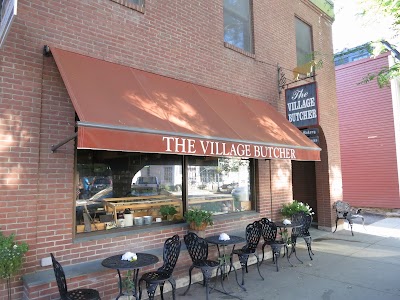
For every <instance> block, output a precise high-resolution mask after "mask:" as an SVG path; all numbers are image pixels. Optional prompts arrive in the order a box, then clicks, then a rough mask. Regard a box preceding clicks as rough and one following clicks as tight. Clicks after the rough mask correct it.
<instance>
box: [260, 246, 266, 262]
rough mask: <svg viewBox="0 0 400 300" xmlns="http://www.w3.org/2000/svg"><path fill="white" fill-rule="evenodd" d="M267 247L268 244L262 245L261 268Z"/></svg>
mask: <svg viewBox="0 0 400 300" xmlns="http://www.w3.org/2000/svg"><path fill="white" fill-rule="evenodd" d="M265 246H266V244H263V245H262V248H261V249H262V259H261V261H260V266H261V264H262V263H263V262H264V248H265Z"/></svg>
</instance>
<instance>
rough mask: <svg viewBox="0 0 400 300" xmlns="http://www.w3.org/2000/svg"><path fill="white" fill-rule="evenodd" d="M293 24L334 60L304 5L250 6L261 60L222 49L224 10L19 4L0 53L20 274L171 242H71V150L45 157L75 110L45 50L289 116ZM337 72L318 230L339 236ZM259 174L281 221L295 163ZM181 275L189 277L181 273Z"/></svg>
mask: <svg viewBox="0 0 400 300" xmlns="http://www.w3.org/2000/svg"><path fill="white" fill-rule="evenodd" d="M295 16H299V17H301V18H302V19H303V20H305V21H307V22H308V23H310V24H312V26H313V33H314V48H315V50H317V51H319V52H321V53H326V54H327V55H329V54H331V53H332V42H331V21H330V20H328V19H327V18H325V17H324V16H321V12H320V11H318V10H316V9H315V7H314V6H313V5H311V4H309V2H308V1H306V0H302V1H297V2H295V3H293V2H292V1H288V0H286V1H276V2H274V4H273V5H267V4H266V3H265V2H264V1H259V0H254V20H255V25H254V28H255V29H254V31H255V34H254V44H255V58H252V57H249V56H246V55H243V54H240V53H238V52H235V51H233V50H231V49H228V48H225V47H224V44H223V11H222V1H211V2H210V1H195V0H177V1H174V2H169V1H155V0H146V8H145V13H144V14H142V13H140V12H138V11H135V10H132V9H130V8H127V7H124V6H122V5H120V4H118V3H115V2H113V1H109V0H97V1H79V0H70V1H67V2H66V1H60V0H54V1H39V0H31V1H27V0H20V1H18V16H17V17H16V19H15V22H14V23H13V25H12V28H11V31H10V33H9V35H8V38H7V41H6V43H5V46H4V48H3V49H1V50H0V54H1V60H0V67H1V68H0V80H1V83H2V84H1V85H0V92H1V99H0V108H1V114H2V117H1V123H0V142H1V144H0V182H1V187H2V192H1V194H0V205H1V207H2V211H3V217H2V218H1V219H0V227H1V229H2V230H3V231H5V232H6V233H10V232H15V233H17V238H18V239H19V240H24V241H26V242H28V244H29V246H30V250H29V252H28V255H27V259H26V263H25V264H24V270H23V273H30V272H34V271H39V270H42V269H45V268H41V267H40V266H39V261H40V259H41V258H43V257H45V256H48V254H49V253H50V252H54V253H55V255H56V257H57V258H58V259H59V260H60V262H61V263H62V264H63V265H68V264H73V263H78V262H85V261H88V260H93V259H100V258H104V257H107V256H108V255H110V254H114V253H119V252H123V251H124V250H128V249H129V250H130V249H131V248H132V247H134V248H135V249H136V250H138V251H140V250H142V249H151V248H157V247H161V246H162V243H163V241H164V240H165V238H166V237H168V236H170V235H172V234H173V233H175V231H174V232H171V230H161V229H160V230H159V231H152V233H151V234H147V235H146V234H144V235H140V236H138V235H137V234H133V235H128V236H126V237H118V238H103V239H98V240H95V241H92V242H74V239H73V233H72V232H73V228H72V220H73V212H74V208H73V200H72V199H74V189H73V177H74V176H73V174H74V171H73V170H74V144H73V142H72V141H71V142H69V143H68V144H67V145H64V146H62V147H61V148H59V149H58V150H57V152H56V153H51V151H50V147H51V145H52V144H57V143H58V142H60V141H61V140H63V139H65V138H66V137H68V136H70V135H71V134H72V133H73V132H74V121H75V120H74V109H73V106H72V104H71V102H70V100H69V97H68V94H67V92H66V89H65V86H64V83H63V82H62V80H61V77H60V75H59V73H58V70H57V68H56V66H55V63H54V60H53V58H51V57H43V55H42V47H43V45H45V44H47V45H50V46H56V47H60V48H63V49H66V50H70V51H74V52H78V53H82V54H86V55H90V56H92V57H96V58H99V59H104V60H108V61H112V62H115V63H119V64H124V65H129V66H132V67H136V68H139V69H143V70H146V71H150V72H154V73H157V74H161V75H166V76H170V77H173V78H176V79H181V80H185V81H190V82H193V83H196V84H201V85H205V86H209V87H213V88H217V89H220V90H224V91H227V92H231V93H238V94H242V95H246V96H249V97H252V98H257V99H262V100H265V101H268V102H269V103H271V104H272V105H273V106H274V107H276V108H277V109H278V110H279V111H280V112H282V113H284V112H285V103H284V97H283V94H282V95H280V94H279V93H278V88H277V83H276V82H277V71H276V65H277V64H279V65H280V66H282V67H283V68H284V70H285V73H286V75H287V77H288V79H289V80H290V79H291V71H290V70H291V69H293V68H294V67H295V63H296V56H295V53H296V45H295V42H294V41H295V28H294V17H295ZM333 70H334V69H333V64H332V62H331V60H329V59H326V62H325V63H324V68H323V69H322V70H319V71H318V72H317V74H318V76H317V81H318V88H319V105H320V114H321V117H320V120H321V127H322V129H323V130H321V131H322V132H324V134H325V138H326V146H325V147H323V153H324V154H323V155H322V157H323V161H322V162H319V163H317V164H316V168H317V186H318V188H317V189H318V201H319V202H321V203H323V205H321V210H320V205H318V209H319V211H318V213H319V215H322V214H325V216H326V217H325V218H323V219H322V223H321V224H322V225H323V226H327V227H329V226H331V225H332V218H331V211H330V210H328V209H327V208H328V207H329V208H330V204H331V202H332V201H333V199H332V190H331V187H332V182H333V181H334V179H335V178H333V177H332V175H330V174H332V173H331V171H332V168H335V170H339V173H340V154H339V148H338V146H339V142H338V134H337V116H336V114H335V113H332V112H335V110H336V96H335V80H334V75H333V74H334V71H333ZM242 121H245V120H242ZM328 149H329V151H328ZM270 168H271V175H272V182H271V186H272V190H271V192H270V177H269V171H270ZM258 169H259V178H258V180H257V185H258V189H259V195H258V199H259V209H260V212H261V214H260V216H268V217H270V216H271V196H272V210H273V212H272V217H273V218H275V217H278V215H279V210H280V207H281V205H282V203H284V202H286V201H289V200H291V199H292V188H291V181H292V175H291V166H290V161H272V162H268V161H261V160H260V161H259V167H258ZM294 180H295V179H294ZM254 218H256V217H255V216H248V217H243V218H240V219H239V218H235V219H229V220H225V221H221V222H217V223H216V225H215V226H213V227H212V228H210V229H209V230H208V231H207V234H211V233H212V232H220V231H222V230H224V231H231V230H237V229H241V230H244V226H242V224H246V223H249V222H251V221H252V220H253V219H254ZM185 232H186V229H185V227H182V228H179V230H177V233H179V234H180V235H181V236H182V235H183V234H184V233H185ZM185 260H186V261H187V258H185V259H183V260H182V261H183V262H184V261H185ZM177 274H178V275H179V274H186V269H185V266H184V265H183V264H180V265H178V267H177ZM113 279H115V274H113V273H111V272H109V273H106V274H98V275H96V276H95V277H93V276H91V281H90V283H89V284H88V285H90V287H98V288H99V290H100V291H101V293H102V299H111V298H112V295H115V292H116V282H115V280H113ZM72 282H73V283H72V285H71V287H74V285H75V284H78V283H79V284H83V285H84V284H86V283H87V281H86V280H84V281H82V282H81V281H80V280H79V279H77V278H75V279H72ZM106 282H107V284H106ZM111 285H112V286H111ZM5 294H6V293H5V285H0V300H4V299H5V296H3V295H5ZM13 295H15V296H14V298H15V299H17V298H18V299H19V298H22V288H21V282H20V280H19V278H14V279H13ZM56 296H57V290H56V288H55V283H54V282H53V283H52V284H51V287H50V286H48V287H41V288H35V289H34V290H32V291H27V294H26V295H25V297H26V298H29V299H50V298H54V297H56Z"/></svg>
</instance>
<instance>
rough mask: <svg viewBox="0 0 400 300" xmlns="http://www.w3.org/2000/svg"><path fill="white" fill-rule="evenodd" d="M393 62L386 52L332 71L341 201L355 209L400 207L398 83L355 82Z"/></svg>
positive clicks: (343, 65) (340, 66)
mask: <svg viewBox="0 0 400 300" xmlns="http://www.w3.org/2000/svg"><path fill="white" fill-rule="evenodd" d="M392 59H393V58H392V57H391V55H390V54H389V52H388V53H386V54H383V55H380V56H379V57H377V58H375V59H372V58H362V59H359V60H356V61H353V62H349V63H346V64H342V65H339V66H337V67H336V89H337V99H338V114H339V128H340V147H341V158H342V174H343V198H344V199H345V200H346V201H348V202H350V203H351V204H352V205H354V206H359V207H372V208H389V209H393V208H399V207H400V195H399V142H398V139H399V137H398V136H397V135H396V132H398V129H399V127H398V123H399V104H398V101H399V88H398V83H397V81H393V82H392V83H391V85H390V86H387V87H383V88H379V86H378V84H377V82H376V81H372V82H369V83H368V84H359V83H360V82H361V81H362V79H363V78H364V77H365V76H366V75H367V74H369V73H377V72H379V71H380V70H381V69H382V68H384V67H387V66H389V61H390V60H392ZM378 157H379V163H377V158H378Z"/></svg>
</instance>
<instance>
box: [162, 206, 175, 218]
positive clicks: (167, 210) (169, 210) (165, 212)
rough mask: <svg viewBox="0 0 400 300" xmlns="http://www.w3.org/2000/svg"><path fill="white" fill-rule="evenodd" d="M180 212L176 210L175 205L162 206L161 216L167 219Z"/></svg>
mask: <svg viewBox="0 0 400 300" xmlns="http://www.w3.org/2000/svg"><path fill="white" fill-rule="evenodd" d="M177 212H178V211H177V210H176V208H175V206H173V205H162V206H161V207H160V214H161V215H162V216H163V217H167V216H173V215H175V214H176V213H177Z"/></svg>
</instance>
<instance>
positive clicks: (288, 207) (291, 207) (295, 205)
mask: <svg viewBox="0 0 400 300" xmlns="http://www.w3.org/2000/svg"><path fill="white" fill-rule="evenodd" d="M301 211H303V212H305V213H307V214H309V215H313V214H314V212H313V211H312V208H311V207H310V206H309V205H308V204H307V203H303V202H299V201H296V200H293V201H292V202H291V203H287V204H283V205H282V209H281V214H282V216H284V217H286V218H289V219H290V218H291V217H292V216H293V215H294V214H295V213H298V212H301Z"/></svg>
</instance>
